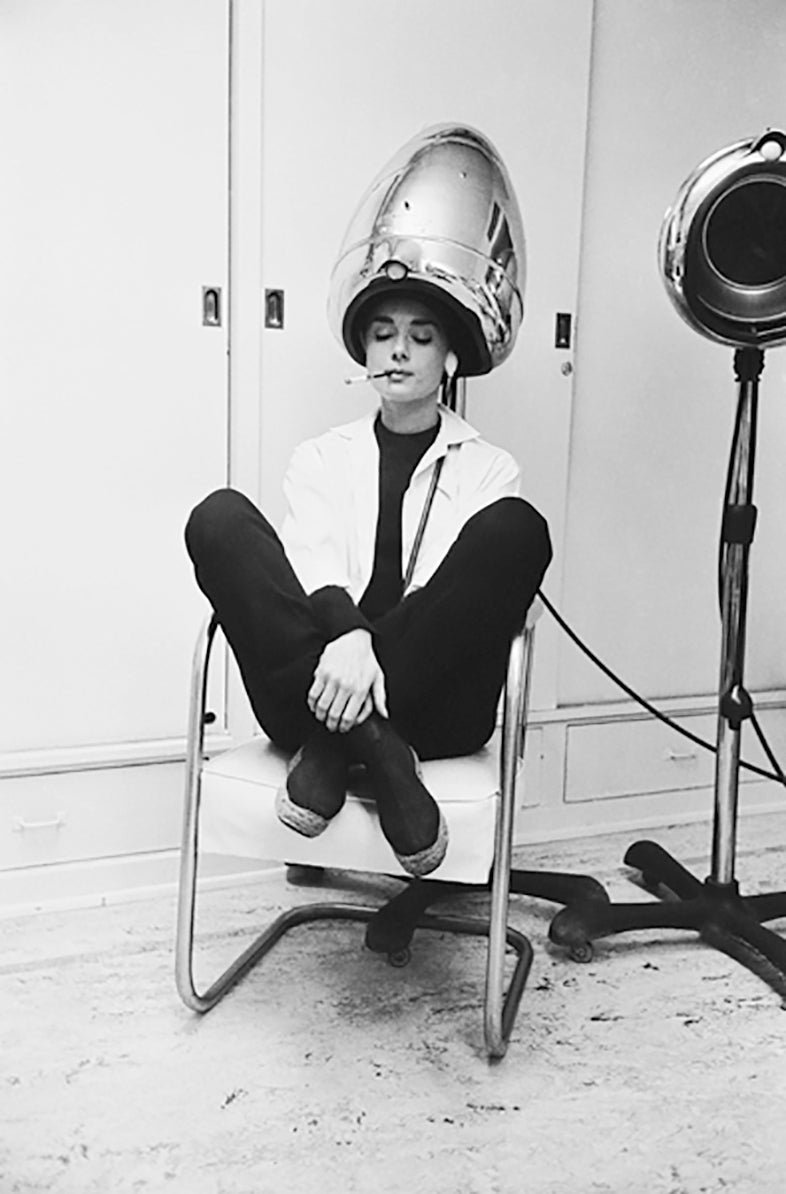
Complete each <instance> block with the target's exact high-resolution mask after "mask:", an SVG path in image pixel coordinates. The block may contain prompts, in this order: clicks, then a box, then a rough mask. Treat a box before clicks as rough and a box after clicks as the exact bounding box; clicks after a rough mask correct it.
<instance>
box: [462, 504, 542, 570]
mask: <svg viewBox="0 0 786 1194" xmlns="http://www.w3.org/2000/svg"><path fill="white" fill-rule="evenodd" d="M465 532H466V533H467V534H468V535H469V536H471V537H472V539H473V541H474V543H475V545H476V546H477V548H478V550H479V551H480V552H481V553H482V555H483V556H484V559H485V561H486V563H487V564H489V565H490V564H492V563H493V562H494V561H495V560H498V561H504V562H512V561H515V560H517V559H521V560H522V561H526V562H527V563H528V565H529V566H530V567H531V566H533V565H537V566H539V567H541V568H542V569H543V571H545V570H546V568H547V567H548V565H549V563H550V562H551V557H552V547H551V537H550V535H549V528H548V523H547V522H546V519H545V518H544V517H543V515H542V514H541V513H540V512H539V511H538V510H536V509H535V507H534V506H532V505H530V503H529V502H527V501H525V500H524V498H518V497H504V498H499V499H498V500H497V501H496V502H492V503H491V505H490V506H486V507H484V509H482V510H479V511H478V513H477V514H475V515H473V517H472V518H471V519H470V520H469V521H468V522H467V524H466V526H465V527H464V531H463V532H462V534H464V533H465Z"/></svg>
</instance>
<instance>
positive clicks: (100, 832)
mask: <svg viewBox="0 0 786 1194" xmlns="http://www.w3.org/2000/svg"><path fill="white" fill-rule="evenodd" d="M182 799H183V764H182V763H164V764H155V765H150V766H141V767H118V768H111V769H108V770H97V771H73V772H64V773H61V774H56V775H36V776H29V777H22V778H9V779H4V780H2V781H0V870H7V869H10V868H13V867H29V866H39V865H41V864H46V863H55V862H75V861H78V860H83V859H89V858H106V857H112V856H117V855H121V854H136V853H141V852H144V851H153V850H163V849H171V848H172V847H173V846H176V845H177V844H178V842H179V840H180V821H181V809H182Z"/></svg>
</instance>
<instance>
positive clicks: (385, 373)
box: [344, 369, 390, 386]
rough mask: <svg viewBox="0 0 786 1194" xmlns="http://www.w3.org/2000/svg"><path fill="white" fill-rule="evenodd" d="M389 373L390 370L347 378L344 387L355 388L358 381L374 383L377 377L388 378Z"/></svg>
mask: <svg viewBox="0 0 786 1194" xmlns="http://www.w3.org/2000/svg"><path fill="white" fill-rule="evenodd" d="M389 373H390V370H389V369H383V370H382V372H381V373H364V374H363V375H362V376H360V377H345V378H344V385H345V386H353V385H354V384H355V382H358V381H373V380H374V378H375V377H387V376H388V374H389Z"/></svg>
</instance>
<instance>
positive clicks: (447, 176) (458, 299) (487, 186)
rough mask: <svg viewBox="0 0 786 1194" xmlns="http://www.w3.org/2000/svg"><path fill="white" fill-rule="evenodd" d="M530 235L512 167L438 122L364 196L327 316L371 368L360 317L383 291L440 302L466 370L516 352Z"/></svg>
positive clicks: (463, 129) (479, 369)
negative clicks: (510, 173)
mask: <svg viewBox="0 0 786 1194" xmlns="http://www.w3.org/2000/svg"><path fill="white" fill-rule="evenodd" d="M524 279H525V244H524V229H523V225H522V220H521V214H520V212H519V206H518V202H517V199H516V195H515V192H514V190H513V186H512V184H511V181H510V178H509V177H508V173H507V170H506V169H505V166H504V164H503V162H502V160H501V158H500V157H499V154H498V153H497V151H496V149H495V148H494V146H493V145H492V144H491V142H490V141H489V140H488V139H487V138H486V137H484V136H483V135H482V134H481V133H480V132H478V131H477V130H476V129H473V128H469V127H468V126H466V125H456V124H440V125H434V126H432V127H430V128H428V129H426V130H424V131H423V132H422V133H419V134H418V135H417V136H416V137H413V138H412V139H411V140H410V141H408V142H407V143H406V145H404V146H403V147H402V148H401V149H400V150H399V151H398V152H397V153H396V154H395V155H394V156H393V157H392V158H391V160H390V161H389V162H388V163H387V165H386V166H384V167H383V169H382V170H381V171H380V172H379V174H378V175H377V176H376V178H375V179H374V181H373V182H372V183H371V185H370V187H369V188H368V190H367V191H366V193H365V194H364V196H363V198H362V199H361V201H360V203H359V205H358V208H357V210H356V211H355V214H354V216H353V217H352V219H351V221H350V224H349V227H348V229H347V232H346V234H345V236H344V239H343V242H342V244H341V248H340V250H339V254H338V260H337V262H336V265H335V267H334V269H333V273H332V275H331V280H330V294H329V300H328V317H329V320H330V325H331V328H332V330H333V332H334V334H335V335H336V336H337V337H338V339H339V340H342V341H343V342H344V344H345V345H346V347H347V350H348V351H349V353H350V355H351V356H352V357H353V358H354V359H355V360H356V361H358V362H359V363H360V364H363V363H364V359H365V353H364V349H363V345H362V338H361V334H362V325H363V319H362V314H363V310H364V308H365V306H366V304H367V303H368V302H369V301H370V300H371V299H372V298H375V297H376V296H377V295H378V294H380V293H382V292H391V291H392V292H396V293H404V292H417V293H418V294H421V295H423V296H424V297H425V296H426V295H427V296H428V297H429V298H431V299H432V301H433V300H436V301H437V302H438V304H439V306H440V309H441V310H442V312H443V315H444V317H445V320H446V322H447V324H448V328H449V331H450V332H451V338H452V340H453V348H454V350H455V351H456V352H457V354H458V356H459V373H460V374H463V375H465V376H468V375H473V374H480V373H488V372H489V371H490V370H491V369H494V368H495V367H496V366H497V365H500V364H502V362H503V361H504V360H506V359H507V357H508V356H509V355H510V352H511V350H512V348H513V345H514V343H515V340H516V336H517V334H518V330H519V327H520V325H521V320H522V317H523V313H524V307H523V292H524Z"/></svg>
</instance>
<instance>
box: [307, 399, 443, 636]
mask: <svg viewBox="0 0 786 1194" xmlns="http://www.w3.org/2000/svg"><path fill="white" fill-rule="evenodd" d="M438 433H439V422H437V423H436V424H435V425H434V426H433V427H429V428H428V430H426V431H416V432H413V433H410V434H401V433H400V432H397V431H390V430H389V429H388V428H387V427H385V425H384V424H383V422H382V419H381V418H380V416H379V415H377V419H376V422H375V423H374V435H375V436H376V440H377V443H378V445H379V514H378V516H377V533H376V541H375V545H374V565H373V568H372V572H371V579H370V580H369V583H368V586H367V588H366V591H365V593H364V594H363V596H362V597H361V598H360V601H359V603H358V605H355V603H354V602H353V600H352V598H351V597H350V596H349V594H348V593H347V591H346V589H342V588H340V587H339V586H338V585H326V586H325V587H324V588H322V589H318V590H317V591H316V592H315V593H312V595H311V596H312V601H313V603H314V608H315V609H316V612H317V614H318V616H319V618H320V621H321V623H322V624H323V627H324V629H325V631H326V633H327V634H328V637H330V638H338V637H339V636H340V635H342V634H346V633H347V631H349V630H355V629H357V628H358V627H362V628H364V629H366V630H371V629H372V626H371V623H372V622H373V621H374V620H375V619H377V618H379V617H381V616H382V614H384V613H387V611H388V610H389V609H392V608H393V606H394V605H397V604H398V602H399V601H400V600H401V598H402V596H403V590H404V578H403V575H402V571H401V508H402V503H403V500H404V494H405V493H406V491H407V487H408V486H409V482H410V480H411V479H412V474H413V473H414V471H415V468H416V466H417V463H418V461H419V460H420V459H421V457H422V456H423V455H424V454H425V452H426V451H427V449H428V448H430V447H431V445H432V444H433V443H434V440H435V439H436V438H437V435H438Z"/></svg>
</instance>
